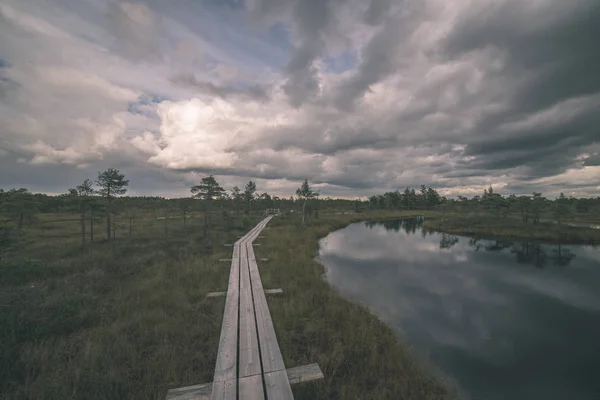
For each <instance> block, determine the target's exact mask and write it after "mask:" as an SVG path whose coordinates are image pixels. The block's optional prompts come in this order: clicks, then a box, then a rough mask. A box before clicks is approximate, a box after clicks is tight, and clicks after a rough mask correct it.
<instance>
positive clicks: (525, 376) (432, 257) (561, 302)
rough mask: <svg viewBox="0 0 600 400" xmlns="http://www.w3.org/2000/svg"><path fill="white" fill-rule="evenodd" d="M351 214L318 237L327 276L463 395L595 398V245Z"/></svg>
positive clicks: (599, 307)
mask: <svg viewBox="0 0 600 400" xmlns="http://www.w3.org/2000/svg"><path fill="white" fill-rule="evenodd" d="M421 223H422V219H411V220H387V221H383V222H373V223H358V224H353V225H350V226H348V227H346V228H344V229H341V230H339V231H336V232H333V233H331V234H330V235H328V236H327V237H325V238H323V239H322V240H321V241H320V250H319V254H318V260H319V261H320V262H321V263H322V264H323V265H324V266H325V268H326V273H327V280H328V281H329V282H330V283H331V284H333V285H334V286H336V287H337V288H338V290H339V291H340V292H341V293H342V294H343V295H344V296H346V297H347V298H349V299H351V300H353V301H357V302H359V303H362V304H364V305H365V306H367V307H369V308H370V309H371V310H373V312H374V313H375V314H376V315H377V316H378V317H379V318H380V319H382V320H383V321H384V322H386V323H388V324H389V325H390V326H392V327H393V328H394V329H396V330H397V331H398V332H399V333H400V334H401V336H402V337H403V338H404V339H405V341H406V342H407V343H408V344H409V345H411V346H413V347H414V348H415V349H416V351H417V353H418V354H420V355H421V356H422V357H424V358H426V359H428V360H429V361H430V362H431V363H433V364H434V365H435V366H436V367H437V368H439V369H440V370H441V371H442V372H443V373H444V375H446V376H449V377H450V378H451V379H452V380H454V381H456V382H457V383H458V385H459V386H460V387H461V388H462V389H463V390H464V391H465V392H467V393H468V394H469V395H470V397H471V398H472V399H538V398H539V399H600V380H599V379H596V378H597V376H598V372H597V371H600V249H598V248H594V247H591V246H574V245H546V244H540V243H536V242H533V241H528V240H519V241H510V240H505V239H502V240H485V239H475V238H469V237H465V236H456V235H449V234H443V233H437V232H426V231H423V230H422V229H421Z"/></svg>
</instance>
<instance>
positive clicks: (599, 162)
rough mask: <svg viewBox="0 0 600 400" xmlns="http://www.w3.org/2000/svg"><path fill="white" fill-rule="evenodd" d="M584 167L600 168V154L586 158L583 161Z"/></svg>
mask: <svg viewBox="0 0 600 400" xmlns="http://www.w3.org/2000/svg"><path fill="white" fill-rule="evenodd" d="M583 165H585V166H588V167H591V166H600V153H596V154H593V155H591V156H589V157H588V158H586V159H585V160H584V161H583Z"/></svg>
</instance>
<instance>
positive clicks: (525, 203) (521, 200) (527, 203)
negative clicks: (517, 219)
mask: <svg viewBox="0 0 600 400" xmlns="http://www.w3.org/2000/svg"><path fill="white" fill-rule="evenodd" d="M516 202H517V204H519V209H520V210H521V219H522V221H523V222H524V223H527V222H529V215H530V210H531V198H530V197H529V196H519V197H517V198H516Z"/></svg>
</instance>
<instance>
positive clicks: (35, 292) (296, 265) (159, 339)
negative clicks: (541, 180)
mask: <svg viewBox="0 0 600 400" xmlns="http://www.w3.org/2000/svg"><path fill="white" fill-rule="evenodd" d="M418 214H419V213H386V212H378V213H372V214H369V215H365V214H348V215H326V214H322V216H321V219H318V220H315V219H312V220H309V223H308V225H307V226H306V227H303V226H302V225H301V224H300V222H299V219H298V217H294V216H288V217H286V219H284V220H281V219H279V218H277V219H274V220H273V221H272V222H271V223H270V224H269V225H268V226H267V228H266V229H265V231H264V234H265V236H266V238H265V239H263V240H260V242H261V244H262V245H261V246H259V247H256V253H257V257H265V258H268V259H269V261H268V262H260V263H259V266H260V270H261V277H262V280H263V285H264V287H265V288H282V289H283V290H284V294H283V295H279V296H273V297H271V296H269V300H268V301H269V307H270V310H271V313H272V316H273V321H274V324H275V328H276V331H277V337H278V340H279V343H280V346H281V350H282V354H283V357H284V359H285V362H286V365H287V366H288V367H294V366H299V365H303V364H308V363H313V362H317V363H319V365H320V366H321V369H322V370H323V372H324V374H325V379H324V380H321V381H316V382H313V383H305V384H300V385H296V386H295V387H294V388H293V390H294V394H295V398H296V399H448V398H453V397H455V390H454V389H452V385H451V384H449V383H448V382H444V381H443V379H442V378H439V377H436V373H435V371H434V369H433V368H432V367H431V366H429V365H427V364H426V363H425V362H423V361H418V360H417V359H416V358H415V357H414V356H413V354H412V352H411V350H410V349H409V346H408V345H407V344H406V343H404V342H403V341H402V339H401V338H399V337H398V335H397V334H396V333H395V332H394V331H393V330H392V329H391V328H389V327H388V326H387V325H385V324H383V323H382V322H380V321H379V320H378V319H377V318H376V317H375V316H374V315H372V314H371V313H370V312H369V311H368V310H367V309H366V308H364V307H362V306H359V305H356V304H353V303H351V302H348V301H346V300H344V299H343V298H342V297H341V296H340V295H339V294H338V293H337V292H336V291H335V290H334V289H333V288H332V287H330V286H329V285H328V284H327V283H326V282H325V280H324V279H323V274H324V270H323V266H321V265H320V264H318V263H317V262H315V261H314V256H315V254H316V251H317V245H318V244H317V240H318V238H320V237H323V236H325V235H326V234H327V233H329V232H330V231H333V230H335V229H337V228H341V227H343V226H345V225H347V224H349V223H351V222H356V221H360V220H365V219H371V220H376V219H384V218H389V217H400V216H410V215H418ZM260 218H262V217H261V216H259V215H256V216H252V217H243V218H242V219H240V220H239V221H237V223H236V226H237V228H235V229H232V230H230V231H228V232H224V231H223V230H222V228H220V224H219V223H218V222H219V221H215V226H214V227H213V229H212V237H211V241H210V243H211V245H212V247H210V248H206V247H205V245H206V243H205V241H204V240H203V239H202V238H201V234H202V229H201V221H202V218H198V219H197V221H194V222H191V224H190V225H189V226H188V229H187V230H185V231H184V230H183V225H182V224H181V221H177V220H173V221H171V220H169V221H168V229H169V233H168V235H167V236H165V235H164V223H163V221H160V220H158V221H157V220H156V219H155V217H154V216H145V217H144V218H139V220H138V221H137V228H136V230H135V231H134V232H136V234H134V235H132V237H131V238H129V237H128V235H127V233H128V226H127V225H126V227H125V228H123V229H122V231H118V232H117V240H116V241H115V242H113V243H110V244H109V243H105V242H103V241H102V239H103V228H104V225H103V224H102V220H101V219H99V220H98V222H97V223H96V229H97V231H96V232H95V236H96V238H97V242H96V243H94V244H93V245H90V246H88V248H86V249H85V250H81V249H80V248H79V245H80V242H79V233H78V229H79V225H78V220H77V219H76V218H70V216H69V215H54V216H52V215H45V216H42V217H41V218H40V219H39V220H38V221H37V222H36V224H34V225H33V226H32V227H30V228H28V229H27V230H26V231H25V232H24V237H23V238H22V241H21V245H20V248H19V250H18V251H17V252H15V253H14V254H12V255H11V257H9V258H7V259H4V260H2V261H1V262H0V276H1V280H0V327H1V328H0V329H1V330H0V336H1V337H0V342H1V345H0V346H1V348H0V350H1V352H0V394H1V396H0V397H2V398H3V399H11V400H12V399H42V398H43V399H164V396H165V394H166V392H167V390H168V389H169V388H176V387H181V386H187V385H192V384H197V383H203V382H210V381H211V380H212V376H213V372H214V364H215V360H216V355H217V348H218V340H219V334H220V329H221V320H222V314H223V307H224V302H225V300H224V298H206V294H207V293H208V292H211V291H221V290H226V287H227V279H228V274H229V268H228V266H229V264H227V263H222V262H218V259H219V258H228V257H230V251H231V250H230V249H231V248H228V247H224V246H223V244H224V243H232V242H234V241H235V240H236V237H237V236H238V235H242V234H244V233H245V232H246V230H247V229H248V228H249V227H250V226H251V225H252V224H254V223H256V222H257V221H258V220H259V219H260ZM58 220H62V222H56V221H58ZM65 220H66V221H65ZM242 226H243V227H242Z"/></svg>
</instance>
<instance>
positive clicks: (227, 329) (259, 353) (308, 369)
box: [167, 216, 323, 400]
mask: <svg viewBox="0 0 600 400" xmlns="http://www.w3.org/2000/svg"><path fill="white" fill-rule="evenodd" d="M271 218H272V216H268V217H267V218H265V219H264V220H262V221H261V222H260V223H258V225H256V226H255V227H254V228H253V229H252V230H250V232H248V233H247V234H246V235H244V236H242V237H241V238H240V239H239V240H238V241H237V242H236V243H235V244H234V246H233V254H232V258H231V270H230V273H229V285H228V288H227V292H226V295H227V298H226V300H225V311H224V313H223V323H222V326H221V337H220V339H219V349H218V353H217V362H216V366H215V374H214V378H213V382H212V383H204V384H200V385H194V386H188V387H183V388H179V389H171V390H169V392H168V393H167V400H205V399H206V400H208V399H211V400H288V399H293V398H294V397H293V395H292V389H291V387H290V384H293V383H300V382H307V381H310V380H314V379H321V378H323V374H322V373H321V370H320V368H319V366H318V365H317V364H309V365H307V366H302V367H296V368H290V369H286V368H285V365H284V363H283V357H282V356H281V351H280V349H279V344H278V343H277V337H276V336H275V329H274V327H273V321H272V319H271V314H270V312H269V306H268V304H267V298H266V295H265V290H264V289H263V286H262V282H261V280H260V274H259V272H258V264H257V262H256V257H255V256H254V248H253V244H252V242H253V241H254V240H255V239H256V238H257V237H258V235H259V234H260V233H261V231H262V230H263V228H264V227H265V226H266V225H267V223H268V222H269V221H270V220H271ZM267 292H270V293H281V292H282V291H281V289H275V290H271V291H267ZM220 294H224V293H220V292H216V293H212V294H209V297H217V296H218V295H220Z"/></svg>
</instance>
